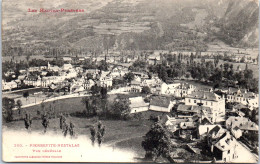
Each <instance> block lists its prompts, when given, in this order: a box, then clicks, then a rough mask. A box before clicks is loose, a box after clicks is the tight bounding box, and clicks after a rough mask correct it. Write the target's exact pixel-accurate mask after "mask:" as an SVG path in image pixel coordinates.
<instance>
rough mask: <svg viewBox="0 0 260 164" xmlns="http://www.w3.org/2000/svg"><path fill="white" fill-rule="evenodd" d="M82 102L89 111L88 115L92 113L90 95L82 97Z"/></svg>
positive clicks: (87, 111)
mask: <svg viewBox="0 0 260 164" xmlns="http://www.w3.org/2000/svg"><path fill="white" fill-rule="evenodd" d="M81 103H82V104H83V105H85V108H86V113H87V114H88V115H90V99H89V97H83V98H82V99H81Z"/></svg>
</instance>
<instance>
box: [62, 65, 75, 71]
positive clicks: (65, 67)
mask: <svg viewBox="0 0 260 164" xmlns="http://www.w3.org/2000/svg"><path fill="white" fill-rule="evenodd" d="M72 68H73V66H72V65H71V64H64V65H63V66H62V70H65V71H68V70H70V69H72Z"/></svg>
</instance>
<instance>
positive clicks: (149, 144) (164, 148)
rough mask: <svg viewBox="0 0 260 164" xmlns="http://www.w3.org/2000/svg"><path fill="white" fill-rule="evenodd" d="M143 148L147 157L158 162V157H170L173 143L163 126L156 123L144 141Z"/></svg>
mask: <svg viewBox="0 0 260 164" xmlns="http://www.w3.org/2000/svg"><path fill="white" fill-rule="evenodd" d="M142 147H143V148H144V150H145V151H146V155H145V156H146V157H147V158H152V159H153V160H156V159H157V158H158V157H160V156H162V157H166V158H167V157H169V153H170V152H171V142H170V136H169V133H168V132H167V131H166V130H165V128H163V126H162V125H161V124H160V123H158V122H156V123H155V124H154V125H152V127H151V129H150V131H148V132H147V133H146V135H145V137H144V141H142Z"/></svg>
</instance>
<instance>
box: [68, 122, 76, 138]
mask: <svg viewBox="0 0 260 164" xmlns="http://www.w3.org/2000/svg"><path fill="white" fill-rule="evenodd" d="M74 127H75V126H74V124H73V123H72V122H70V126H69V132H70V137H71V138H73V137H75V130H74Z"/></svg>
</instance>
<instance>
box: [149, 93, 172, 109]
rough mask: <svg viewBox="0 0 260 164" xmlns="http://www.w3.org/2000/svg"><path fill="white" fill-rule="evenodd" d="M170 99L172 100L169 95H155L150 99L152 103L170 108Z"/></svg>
mask: <svg viewBox="0 0 260 164" xmlns="http://www.w3.org/2000/svg"><path fill="white" fill-rule="evenodd" d="M170 101H171V99H170V98H169V97H164V96H154V97H152V99H151V101H150V105H154V106H160V107H165V108H168V107H169V104H170Z"/></svg>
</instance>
